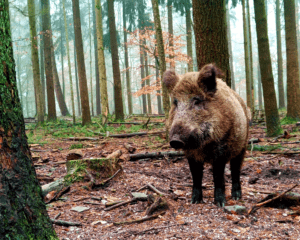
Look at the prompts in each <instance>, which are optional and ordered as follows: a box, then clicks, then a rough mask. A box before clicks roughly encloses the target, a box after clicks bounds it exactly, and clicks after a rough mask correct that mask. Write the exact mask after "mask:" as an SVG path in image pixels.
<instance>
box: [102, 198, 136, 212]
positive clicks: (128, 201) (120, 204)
mask: <svg viewBox="0 0 300 240" xmlns="http://www.w3.org/2000/svg"><path fill="white" fill-rule="evenodd" d="M136 200H137V199H136V198H132V199H130V200H127V201H122V202H120V203H117V204H114V205H112V206H111V207H108V208H105V209H104V211H110V210H112V209H115V208H117V207H120V206H123V205H125V204H127V203H132V202H134V201H136Z"/></svg>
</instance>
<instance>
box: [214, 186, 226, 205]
mask: <svg viewBox="0 0 300 240" xmlns="http://www.w3.org/2000/svg"><path fill="white" fill-rule="evenodd" d="M225 202H226V199H225V194H224V193H223V191H222V190H221V189H216V192H215V204H217V206H218V207H225Z"/></svg>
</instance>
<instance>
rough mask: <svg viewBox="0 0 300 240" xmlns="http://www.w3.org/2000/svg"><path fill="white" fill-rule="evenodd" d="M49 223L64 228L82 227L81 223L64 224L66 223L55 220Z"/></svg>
mask: <svg viewBox="0 0 300 240" xmlns="http://www.w3.org/2000/svg"><path fill="white" fill-rule="evenodd" d="M51 222H52V223H53V224H56V225H60V226H65V227H69V226H82V224H81V223H77V222H66V221H62V220H55V219H51Z"/></svg>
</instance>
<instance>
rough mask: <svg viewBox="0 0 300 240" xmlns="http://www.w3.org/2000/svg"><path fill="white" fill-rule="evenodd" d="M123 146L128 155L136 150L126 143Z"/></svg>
mask: <svg viewBox="0 0 300 240" xmlns="http://www.w3.org/2000/svg"><path fill="white" fill-rule="evenodd" d="M123 145H124V147H125V148H126V149H127V150H128V152H130V153H133V152H134V151H135V150H136V148H135V147H133V146H131V145H130V144H128V143H124V144H123Z"/></svg>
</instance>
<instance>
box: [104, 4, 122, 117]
mask: <svg viewBox="0 0 300 240" xmlns="http://www.w3.org/2000/svg"><path fill="white" fill-rule="evenodd" d="M107 5H108V19H109V33H110V46H111V56H112V66H113V76H114V100H115V113H116V120H122V121H123V120H124V112H123V100H122V86H121V74H120V67H119V53H118V47H117V46H118V43H117V31H116V24H115V10H114V0H107Z"/></svg>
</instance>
